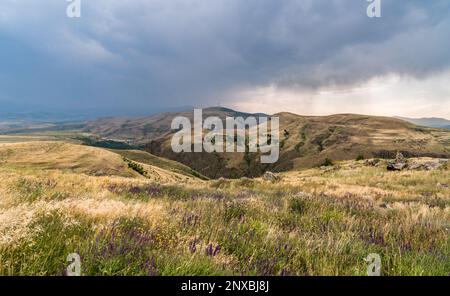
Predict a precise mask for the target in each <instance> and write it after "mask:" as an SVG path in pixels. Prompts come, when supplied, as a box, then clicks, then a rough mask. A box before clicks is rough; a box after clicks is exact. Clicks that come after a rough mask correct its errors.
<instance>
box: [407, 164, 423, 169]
mask: <svg viewBox="0 0 450 296" xmlns="http://www.w3.org/2000/svg"><path fill="white" fill-rule="evenodd" d="M408 168H409V169H410V170H420V169H422V168H423V165H422V164H420V163H417V162H413V163H411V164H410V165H409V166H408Z"/></svg>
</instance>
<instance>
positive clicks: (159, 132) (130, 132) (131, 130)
mask: <svg viewBox="0 0 450 296" xmlns="http://www.w3.org/2000/svg"><path fill="white" fill-rule="evenodd" d="M250 115H254V116H260V115H262V116H264V114H262V113H257V114H250V113H245V112H239V111H234V110H232V109H228V108H223V107H211V108H206V109H203V118H206V117H209V116H217V117H220V118H221V119H225V117H227V116H230V117H239V116H241V117H248V116H250ZM176 116H184V117H187V118H189V119H190V120H191V122H192V120H193V112H192V109H190V110H189V111H182V112H165V113H159V114H155V115H151V116H146V117H139V118H117V117H109V118H102V119H98V120H94V121H90V122H88V123H87V124H86V125H85V128H84V131H85V132H89V133H92V134H94V135H97V136H100V137H102V138H107V139H112V140H119V141H126V142H129V143H132V144H134V145H140V144H146V143H148V142H150V141H152V140H156V139H159V138H162V137H165V136H167V135H170V134H172V132H173V130H171V127H170V126H171V123H172V119H173V118H175V117H176ZM266 116H267V115H266Z"/></svg>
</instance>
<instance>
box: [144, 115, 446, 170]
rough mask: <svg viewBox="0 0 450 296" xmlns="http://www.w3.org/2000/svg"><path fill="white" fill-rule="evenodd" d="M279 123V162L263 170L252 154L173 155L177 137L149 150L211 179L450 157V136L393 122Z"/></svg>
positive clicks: (338, 118) (348, 118)
mask: <svg viewBox="0 0 450 296" xmlns="http://www.w3.org/2000/svg"><path fill="white" fill-rule="evenodd" d="M275 116H278V117H279V118H280V149H281V150H280V158H279V160H278V161H277V162H276V163H275V164H271V165H269V164H261V163H260V155H259V154H252V153H249V154H247V153H206V152H203V153H180V154H178V153H174V152H173V151H172V149H171V146H170V143H171V137H172V132H169V133H168V134H166V135H164V136H161V137H159V138H157V139H153V140H152V141H150V142H149V143H148V144H147V145H146V146H145V150H147V151H149V152H150V153H152V154H155V155H159V156H162V157H165V158H169V159H173V160H176V161H179V162H181V163H184V164H186V165H188V166H189V167H192V168H193V169H195V170H197V171H199V172H200V173H202V174H204V175H206V176H208V177H211V178H218V177H229V178H235V177H242V176H248V177H254V176H259V175H261V174H263V173H264V172H265V171H267V170H270V171H275V172H278V171H288V170H296V169H300V168H310V167H315V166H320V165H321V164H323V163H324V162H325V160H326V159H327V158H328V159H331V160H333V161H336V160H350V159H355V158H357V157H358V156H360V157H361V156H363V157H365V158H372V157H380V158H393V157H394V156H395V153H396V152H397V151H402V152H403V154H404V155H405V156H431V157H449V156H450V131H448V132H447V131H444V130H440V129H432V128H426V127H419V126H416V125H414V124H411V123H408V122H405V121H402V120H399V119H394V118H389V117H376V116H366V115H356V114H338V115H332V116H300V115H296V114H292V113H287V112H284V113H279V114H275Z"/></svg>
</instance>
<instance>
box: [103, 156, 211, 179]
mask: <svg viewBox="0 0 450 296" xmlns="http://www.w3.org/2000/svg"><path fill="white" fill-rule="evenodd" d="M110 151H112V152H114V153H117V154H119V155H122V156H123V157H126V158H128V159H131V160H133V161H136V162H139V163H143V164H148V165H152V166H156V167H159V168H162V169H165V170H168V171H171V172H176V173H179V174H183V175H186V176H190V177H197V178H200V179H204V180H206V179H208V178H207V177H205V176H203V175H201V174H200V173H198V172H196V171H194V170H193V169H191V168H190V167H188V166H186V165H184V164H181V163H179V162H176V161H173V160H170V159H166V158H162V157H158V156H155V155H152V154H150V153H148V152H145V151H141V150H113V149H111V150H110Z"/></svg>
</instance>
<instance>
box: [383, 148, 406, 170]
mask: <svg viewBox="0 0 450 296" xmlns="http://www.w3.org/2000/svg"><path fill="white" fill-rule="evenodd" d="M406 168H408V160H407V159H406V158H405V157H404V156H403V154H402V153H401V152H397V155H396V156H395V159H394V160H390V161H388V163H387V170H388V171H402V170H404V169H406Z"/></svg>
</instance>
